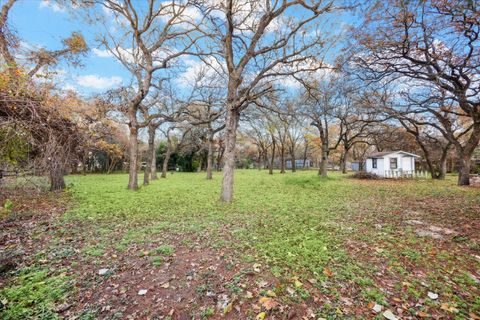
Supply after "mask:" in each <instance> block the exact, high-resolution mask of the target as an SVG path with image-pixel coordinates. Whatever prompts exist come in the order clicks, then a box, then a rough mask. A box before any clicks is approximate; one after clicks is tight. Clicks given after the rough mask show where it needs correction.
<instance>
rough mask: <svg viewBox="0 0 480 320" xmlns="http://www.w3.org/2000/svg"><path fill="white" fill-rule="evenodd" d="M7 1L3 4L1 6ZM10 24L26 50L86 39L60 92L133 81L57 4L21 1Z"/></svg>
mask: <svg viewBox="0 0 480 320" xmlns="http://www.w3.org/2000/svg"><path fill="white" fill-rule="evenodd" d="M4 1H5V0H0V4H3V2H4ZM349 20H351V17H349V16H346V17H345V16H344V17H340V18H339V19H338V23H339V25H340V24H343V23H345V22H349ZM9 23H10V26H11V27H13V29H14V30H15V31H16V32H17V35H18V36H19V38H20V39H21V40H22V42H23V45H24V46H25V47H29V46H39V47H44V48H46V49H49V50H55V49H58V48H60V47H61V46H62V44H61V39H63V38H66V37H68V36H69V35H70V34H71V33H72V32H75V31H77V32H80V33H81V34H82V35H83V36H84V37H85V40H86V41H87V44H88V46H89V49H90V50H89V52H88V53H87V55H86V56H84V57H82V59H81V63H82V66H79V67H73V66H69V65H66V64H65V63H61V64H59V65H58V66H57V67H55V69H56V76H55V77H56V79H55V80H56V83H58V86H59V88H60V89H71V90H75V91H77V92H78V93H80V94H82V95H84V96H89V95H92V94H97V93H101V92H104V91H106V90H108V89H112V88H116V87H119V86H121V85H127V84H129V83H130V81H131V76H130V74H129V73H128V72H127V71H126V70H125V69H124V68H123V66H122V65H121V64H120V63H119V62H118V61H116V60H115V58H113V57H111V56H110V55H108V54H106V53H107V52H106V51H105V50H104V49H102V48H100V47H98V44H97V43H96V41H95V37H96V35H98V34H99V33H100V32H101V29H100V28H99V27H98V26H97V27H95V26H92V25H89V24H88V23H86V22H85V21H84V20H82V19H81V18H78V17H76V18H73V17H72V15H71V14H69V12H68V10H67V9H66V8H62V7H59V6H58V4H56V3H55V2H54V1H50V0H20V1H19V2H18V3H16V4H15V5H14V6H13V8H12V10H11V12H10V15H9ZM189 63H190V64H191V65H190V69H189V70H188V68H189ZM186 64H187V72H188V71H190V72H193V71H194V70H195V68H194V63H193V62H192V60H190V61H188V60H187V63H186ZM192 65H193V67H192ZM180 85H181V83H180Z"/></svg>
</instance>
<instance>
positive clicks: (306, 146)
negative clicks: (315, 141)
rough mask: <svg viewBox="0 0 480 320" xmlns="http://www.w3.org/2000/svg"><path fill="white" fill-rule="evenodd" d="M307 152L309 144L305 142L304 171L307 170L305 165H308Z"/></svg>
mask: <svg viewBox="0 0 480 320" xmlns="http://www.w3.org/2000/svg"><path fill="white" fill-rule="evenodd" d="M307 151H308V143H307V140H305V148H304V149H303V169H305V165H306V164H307Z"/></svg>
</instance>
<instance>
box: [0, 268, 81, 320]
mask: <svg viewBox="0 0 480 320" xmlns="http://www.w3.org/2000/svg"><path fill="white" fill-rule="evenodd" d="M72 288H73V286H72V284H71V283H70V279H69V277H67V276H66V275H65V274H62V273H52V272H50V271H49V270H48V269H41V268H35V267H34V268H25V269H22V270H20V271H19V272H18V273H17V281H16V283H15V284H14V285H12V286H10V287H6V288H4V289H2V290H0V297H1V298H2V305H5V310H3V313H1V314H0V315H2V319H5V320H9V319H12V320H16V319H60V317H59V316H58V315H57V313H56V307H55V304H58V303H60V302H62V301H64V300H65V299H66V297H67V295H68V293H69V292H70V291H72Z"/></svg>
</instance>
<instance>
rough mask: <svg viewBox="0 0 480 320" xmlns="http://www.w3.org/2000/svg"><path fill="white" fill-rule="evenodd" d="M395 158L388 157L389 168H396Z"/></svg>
mask: <svg viewBox="0 0 480 320" xmlns="http://www.w3.org/2000/svg"><path fill="white" fill-rule="evenodd" d="M397 167H398V163H397V158H390V169H397Z"/></svg>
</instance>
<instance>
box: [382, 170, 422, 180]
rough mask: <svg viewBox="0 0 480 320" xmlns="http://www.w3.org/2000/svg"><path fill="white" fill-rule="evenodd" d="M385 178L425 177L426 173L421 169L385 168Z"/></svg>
mask: <svg viewBox="0 0 480 320" xmlns="http://www.w3.org/2000/svg"><path fill="white" fill-rule="evenodd" d="M385 178H389V179H427V178H428V173H427V171H423V170H386V171H385Z"/></svg>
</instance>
